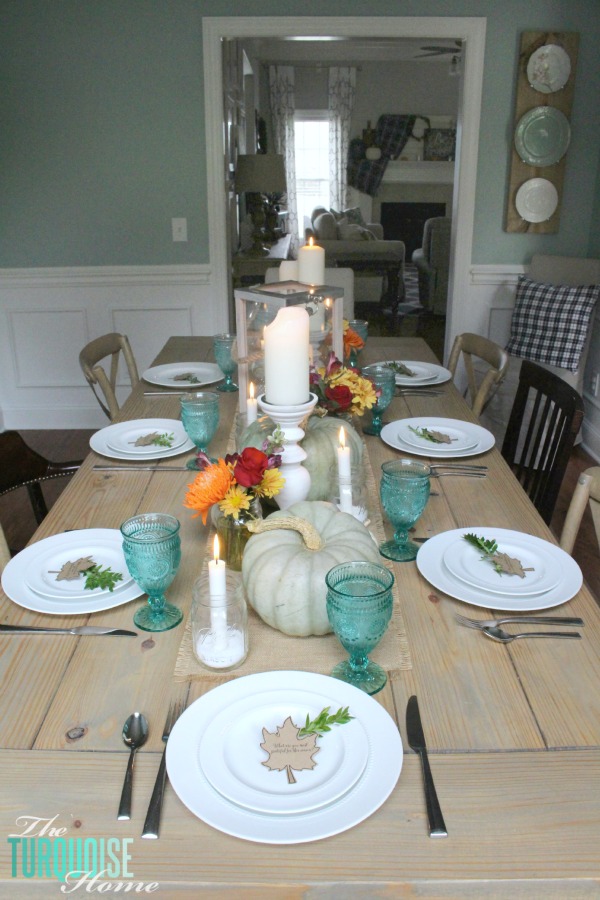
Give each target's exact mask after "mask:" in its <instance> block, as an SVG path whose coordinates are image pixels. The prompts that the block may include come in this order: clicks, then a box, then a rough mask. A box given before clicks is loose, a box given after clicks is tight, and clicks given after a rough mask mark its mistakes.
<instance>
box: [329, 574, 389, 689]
mask: <svg viewBox="0 0 600 900" xmlns="http://www.w3.org/2000/svg"><path fill="white" fill-rule="evenodd" d="M325 583H326V585H327V616H328V618H329V622H330V623H331V627H332V628H333V630H334V632H335V635H336V637H337V638H338V640H339V642H340V644H341V645H342V647H343V648H344V650H347V651H348V653H349V654H350V659H348V660H345V661H344V662H342V663H338V665H337V666H335V668H334V669H333V671H332V673H331V675H332V677H333V678H339V679H340V681H346V682H348V684H353V685H354V686H355V687H357V688H360V690H361V691H365V693H367V694H376V693H377V691H380V690H381V688H382V687H383V686H384V684H385V683H386V681H387V675H386V674H385V671H384V670H383V669H382V668H381V666H378V665H377V663H374V662H372V661H371V660H370V659H369V657H368V654H369V653H370V652H371V650H373V649H374V648H375V647H376V646H377V644H378V643H379V641H380V640H381V638H382V637H383V635H384V634H385V632H386V630H387V627H388V625H389V624H390V619H391V618H392V606H393V597H392V585H393V584H394V576H393V575H392V573H391V572H390V570H389V569H386V568H384V566H378V565H377V564H376V563H370V562H362V561H361V562H358V561H357V562H347V563H341V565H339V566H334V567H333V569H330V570H329V572H328V573H327V575H326V576H325Z"/></svg>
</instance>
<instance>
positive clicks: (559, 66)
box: [527, 44, 571, 94]
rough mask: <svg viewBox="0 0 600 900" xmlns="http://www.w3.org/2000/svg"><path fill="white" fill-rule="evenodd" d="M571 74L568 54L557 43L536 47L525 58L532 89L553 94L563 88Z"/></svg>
mask: <svg viewBox="0 0 600 900" xmlns="http://www.w3.org/2000/svg"><path fill="white" fill-rule="evenodd" d="M570 74H571V60H570V58H569V54H568V53H567V51H566V50H564V49H563V47H560V46H559V45H558V44H544V45H543V46H542V47H538V49H537V50H535V51H534V52H533V53H532V54H531V56H530V57H529V59H528V60H527V78H528V79H529V84H530V85H531V87H532V88H533V89H534V91H539V92H540V94H554V93H555V92H556V91H560V90H561V89H562V88H564V86H565V84H566V83H567V81H568V80H569V75H570Z"/></svg>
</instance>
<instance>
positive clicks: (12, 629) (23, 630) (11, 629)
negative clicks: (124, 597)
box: [0, 625, 138, 637]
mask: <svg viewBox="0 0 600 900" xmlns="http://www.w3.org/2000/svg"><path fill="white" fill-rule="evenodd" d="M2 633H3V634H120V635H124V636H126V637H137V636H138V634H137V631H125V629H124V628H105V627H104V626H102V625H76V626H74V627H73V628H36V627H35V626H33V625H0V634H2Z"/></svg>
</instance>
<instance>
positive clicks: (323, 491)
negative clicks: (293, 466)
mask: <svg viewBox="0 0 600 900" xmlns="http://www.w3.org/2000/svg"><path fill="white" fill-rule="evenodd" d="M342 425H343V427H344V431H345V434H346V446H347V447H350V462H351V465H353V466H354V465H359V464H360V463H361V461H362V454H363V442H362V438H361V437H360V436H359V435H358V433H357V432H356V430H355V429H354V428H353V427H352V425H350V424H349V423H348V422H345V421H343V420H341V419H336V418H334V417H333V416H311V417H310V418H309V420H308V423H307V425H306V426H305V427H304V431H305V436H304V437H303V438H302V442H301V446H302V447H303V449H304V450H305V451H306V453H307V458H306V459H305V461H304V462H303V463H302V465H303V466H304V467H305V468H306V469H308V471H309V472H310V492H309V494H308V498H307V499H308V500H329V499H331V498H330V480H331V475H330V470H331V468H332V466H336V465H337V448H338V447H339V443H340V442H339V431H340V426H342ZM274 429H275V423H274V422H273V421H272V420H271V419H269V417H268V416H261V417H260V418H259V419H258V420H257V421H256V422H253V423H252V425H249V426H248V428H246V430H245V431H244V433H243V434H242V437H241V440H240V450H243V449H244V447H256V448H257V449H258V450H260V449H262V444H263V441H264V440H265V438H267V437H268V436H269V435H270V434H271V433H272V432H273V431H274Z"/></svg>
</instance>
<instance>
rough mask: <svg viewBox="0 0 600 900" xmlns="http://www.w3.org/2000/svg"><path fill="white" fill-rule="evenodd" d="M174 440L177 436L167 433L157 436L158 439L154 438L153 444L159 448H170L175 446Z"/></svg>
mask: <svg viewBox="0 0 600 900" xmlns="http://www.w3.org/2000/svg"><path fill="white" fill-rule="evenodd" d="M174 440H175V435H174V434H172V433H171V434H167V433H166V431H165V432H163V433H162V434H157V435H156V437H155V438H154V440H153V441H152V443H153V444H156V446H157V447H169V448H170V447H172V446H173V441H174Z"/></svg>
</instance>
